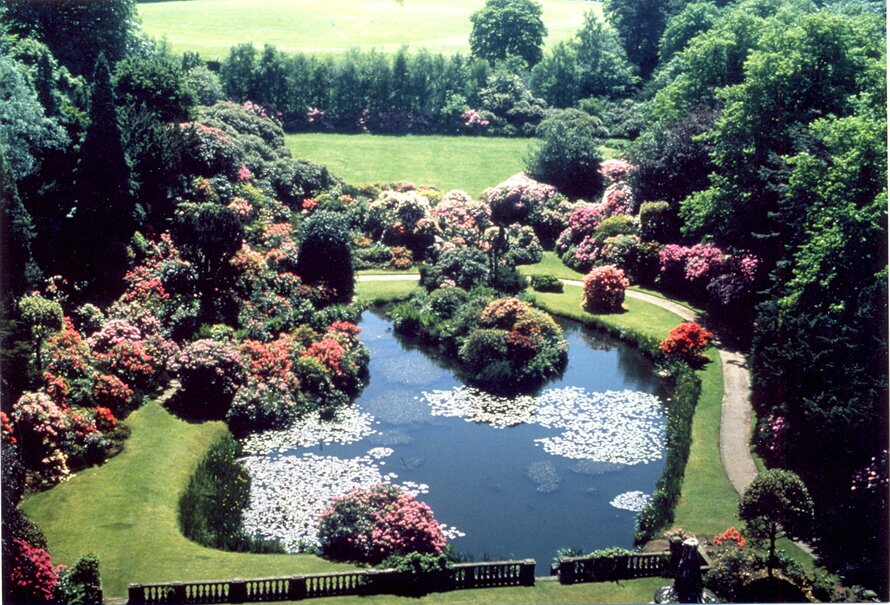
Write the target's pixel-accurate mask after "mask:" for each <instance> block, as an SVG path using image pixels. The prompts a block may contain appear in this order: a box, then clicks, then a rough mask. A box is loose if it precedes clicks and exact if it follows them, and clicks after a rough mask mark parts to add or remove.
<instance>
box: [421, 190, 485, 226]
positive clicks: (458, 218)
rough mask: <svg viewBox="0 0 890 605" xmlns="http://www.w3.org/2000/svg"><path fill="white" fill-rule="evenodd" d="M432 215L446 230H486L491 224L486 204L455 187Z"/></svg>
mask: <svg viewBox="0 0 890 605" xmlns="http://www.w3.org/2000/svg"><path fill="white" fill-rule="evenodd" d="M432 216H433V218H435V219H436V220H437V221H438V223H439V228H440V229H441V230H442V231H443V232H445V233H450V232H451V231H454V230H457V231H473V232H475V231H484V230H485V229H486V228H488V227H489V225H490V224H491V220H490V218H489V216H490V210H489V208H488V206H487V205H486V204H482V203H480V202H477V201H475V200H473V199H472V198H471V197H470V196H469V195H468V194H466V193H464V192H463V191H460V190H459V189H454V190H452V191H449V192H448V193H446V194H445V197H443V198H442V201H440V202H439V203H438V204H436V206H435V207H434V208H433V210H432Z"/></svg>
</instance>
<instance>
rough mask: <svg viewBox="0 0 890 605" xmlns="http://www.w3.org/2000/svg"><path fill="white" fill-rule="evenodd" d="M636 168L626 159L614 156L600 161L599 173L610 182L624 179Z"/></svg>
mask: <svg viewBox="0 0 890 605" xmlns="http://www.w3.org/2000/svg"><path fill="white" fill-rule="evenodd" d="M636 169H637V167H636V166H635V165H634V164H631V163H630V162H628V161H627V160H622V159H617V158H616V159H612V160H606V161H605V162H603V163H601V164H600V169H599V173H600V175H602V177H603V178H604V179H606V180H607V181H609V182H610V183H617V182H619V181H626V180H627V179H628V178H629V177H630V175H631V174H632V173H633V172H634V171H635V170H636Z"/></svg>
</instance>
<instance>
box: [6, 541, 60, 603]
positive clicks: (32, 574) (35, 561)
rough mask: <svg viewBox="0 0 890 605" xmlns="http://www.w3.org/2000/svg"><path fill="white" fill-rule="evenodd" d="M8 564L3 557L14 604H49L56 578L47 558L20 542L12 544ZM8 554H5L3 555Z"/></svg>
mask: <svg viewBox="0 0 890 605" xmlns="http://www.w3.org/2000/svg"><path fill="white" fill-rule="evenodd" d="M10 551H11V552H10V553H9V555H10V556H9V560H8V561H7V560H6V557H4V570H5V571H6V569H7V565H8V566H9V567H8V571H7V574H8V575H6V578H5V579H6V581H7V582H9V584H10V588H9V589H10V592H11V593H12V595H13V597H14V598H15V602H17V603H52V602H53V589H54V588H55V586H56V574H55V572H54V571H53V564H52V559H51V557H50V554H49V553H48V552H47V551H46V550H45V549H43V548H38V547H36V546H32V545H31V544H28V543H27V542H25V541H24V540H21V539H19V538H13V539H12V540H11V548H10ZM6 554H7V553H4V555H6Z"/></svg>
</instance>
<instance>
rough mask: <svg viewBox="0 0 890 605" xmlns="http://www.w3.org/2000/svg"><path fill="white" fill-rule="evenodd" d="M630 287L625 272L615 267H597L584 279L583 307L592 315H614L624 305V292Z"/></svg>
mask: <svg viewBox="0 0 890 605" xmlns="http://www.w3.org/2000/svg"><path fill="white" fill-rule="evenodd" d="M629 285H630V282H629V281H628V279H627V278H626V277H625V276H624V271H622V270H621V269H619V268H618V267H616V266H615V265H603V266H602V267H595V268H594V269H592V270H591V271H590V273H588V274H587V276H585V278H584V298H583V300H582V302H581V306H582V307H583V308H584V309H586V310H588V311H591V312H592V313H614V312H616V311H620V310H621V305H622V304H624V291H625V290H626V289H627V287H628V286H629Z"/></svg>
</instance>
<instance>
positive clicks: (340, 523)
mask: <svg viewBox="0 0 890 605" xmlns="http://www.w3.org/2000/svg"><path fill="white" fill-rule="evenodd" d="M318 535H319V541H320V542H321V550H322V553H323V554H324V555H325V556H327V557H330V558H332V559H335V560H339V561H357V562H364V563H379V562H381V561H383V560H384V559H386V558H387V557H389V556H390V555H393V554H407V553H409V552H420V553H432V554H438V553H441V552H442V550H443V549H444V548H445V536H444V535H443V534H442V529H441V528H440V527H439V524H438V523H437V522H436V519H435V517H434V516H433V512H432V510H431V509H430V507H429V506H427V505H426V504H424V503H422V502H418V501H417V500H415V499H414V496H412V495H411V494H408V493H406V492H404V491H402V490H401V489H399V488H398V487H395V486H393V485H390V484H386V483H380V484H378V485H376V486H374V487H372V488H370V489H366V490H362V489H357V490H354V491H352V492H351V493H350V494H348V495H346V496H341V497H339V498H335V499H334V500H333V502H332V503H331V506H330V507H328V508H327V509H326V510H325V511H324V512H323V513H322V514H321V516H320V517H319V531H318Z"/></svg>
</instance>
